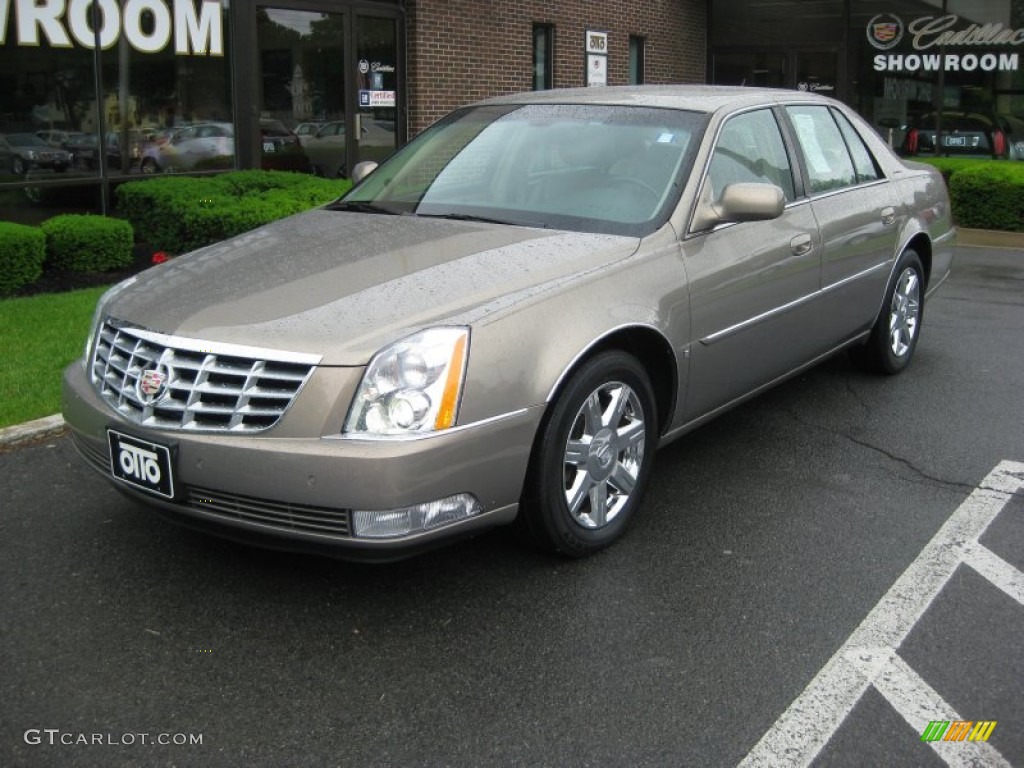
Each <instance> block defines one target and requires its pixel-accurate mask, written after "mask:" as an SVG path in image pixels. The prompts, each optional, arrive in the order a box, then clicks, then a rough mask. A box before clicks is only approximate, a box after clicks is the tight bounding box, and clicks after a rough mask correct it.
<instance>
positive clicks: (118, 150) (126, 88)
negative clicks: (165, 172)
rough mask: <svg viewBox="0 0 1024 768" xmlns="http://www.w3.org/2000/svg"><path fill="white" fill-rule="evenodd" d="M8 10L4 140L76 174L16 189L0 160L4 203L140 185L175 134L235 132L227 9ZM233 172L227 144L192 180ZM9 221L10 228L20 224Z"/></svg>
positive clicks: (153, 1) (0, 115)
mask: <svg viewBox="0 0 1024 768" xmlns="http://www.w3.org/2000/svg"><path fill="white" fill-rule="evenodd" d="M2 1H3V2H4V3H5V7H6V8H7V14H6V29H5V34H4V37H3V42H2V45H0V92H2V93H3V94H4V95H5V98H4V102H3V108H2V110H0V133H5V134H19V135H24V134H32V135H35V136H37V137H41V138H42V139H43V140H44V141H45V142H46V143H47V144H49V145H50V146H51V147H53V148H54V149H62V150H64V151H66V152H68V153H69V156H70V164H69V166H68V167H67V168H66V169H64V170H55V169H53V168H48V167H46V166H45V164H43V163H39V164H36V167H32V168H29V169H27V170H26V171H25V172H24V173H23V174H22V175H20V176H19V177H15V176H14V175H13V161H12V160H11V159H10V158H0V163H3V167H2V168H0V193H4V194H8V193H7V192H4V187H3V185H5V184H6V185H17V186H15V187H14V191H15V192H20V191H21V189H22V187H25V188H26V189H28V188H32V186H33V184H35V183H37V182H38V183H39V187H38V189H36V190H35V192H36V193H40V192H42V193H46V194H45V195H41V196H42V197H48V198H49V199H50V200H57V199H58V198H59V197H60V194H58V193H59V192H60V190H61V189H63V188H67V189H70V188H73V187H76V186H77V187H78V188H79V189H81V188H82V187H83V186H84V187H89V186H90V182H91V181H92V182H95V181H98V180H99V179H100V178H102V177H107V178H110V177H114V178H116V177H123V176H135V175H137V174H139V173H140V172H141V167H142V161H143V159H144V158H145V157H146V156H147V152H148V153H149V155H154V156H155V153H156V150H155V149H154V147H156V146H158V145H159V144H160V142H162V141H163V140H164V139H166V137H167V135H168V133H169V132H170V131H171V130H172V129H175V128H180V127H182V126H184V125H186V124H195V123H213V122H216V123H230V122H231V121H232V117H233V115H232V110H231V89H230V70H229V61H228V55H227V54H228V43H229V40H228V3H227V2H226V1H225V2H219V1H218V0H149V2H146V3H138V2H129V1H128V0H105V2H102V3H99V4H96V3H89V4H79V3H59V2H55V1H54V0H51V2H38V0H2ZM233 165H234V149H233V146H232V143H231V142H220V143H219V145H218V146H217V150H216V151H212V150H211V152H210V156H209V157H204V158H202V159H199V160H197V161H196V163H195V168H194V170H203V169H205V168H211V169H217V168H230V167H233ZM57 181H59V182H60V184H59V185H58V184H57V183H56V182H57ZM10 189H11V187H10V186H8V187H7V190H10ZM92 189H93V190H94V191H93V193H91V194H92V195H93V197H91V198H90V199H95V198H94V195H95V189H96V187H95V186H93V187H92ZM8 196H9V195H8ZM37 196H40V195H37ZM79 197H81V196H79ZM86 197H89V195H86ZM4 202H9V201H7V199H6V197H5V198H4ZM35 202H37V203H38V202H39V201H35ZM77 205H78V203H74V204H68V205H67V206H65V207H76V206H77ZM7 210H8V209H7V206H6V205H2V207H0V211H2V213H0V216H2V218H5V219H6V218H18V217H17V216H8V215H7ZM51 214H52V211H51Z"/></svg>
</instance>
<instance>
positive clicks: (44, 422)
mask: <svg viewBox="0 0 1024 768" xmlns="http://www.w3.org/2000/svg"><path fill="white" fill-rule="evenodd" d="M62 432H64V417H63V416H61V415H60V414H59V413H58V414H54V415H53V416H46V417H45V418H42V419H36V420H35V421H26V422H25V423H24V424H15V425H14V426H13V427H4V428H3V429H0V448H10V447H12V446H15V445H20V444H21V443H27V442H30V441H32V440H40V439H42V438H44V437H56V436H57V435H60V434H61V433H62Z"/></svg>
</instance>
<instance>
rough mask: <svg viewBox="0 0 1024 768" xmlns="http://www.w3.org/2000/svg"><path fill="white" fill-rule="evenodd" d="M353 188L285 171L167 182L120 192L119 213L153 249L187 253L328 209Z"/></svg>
mask: <svg viewBox="0 0 1024 768" xmlns="http://www.w3.org/2000/svg"><path fill="white" fill-rule="evenodd" d="M349 186H351V184H350V182H348V181H345V180H337V179H322V178H319V177H316V176H309V175H305V174H300V173H287V172H282V171H236V172H233V173H224V174H220V175H218V176H208V177H201V178H196V177H189V176H166V177H160V178H155V179H146V180H144V181H130V182H126V183H124V184H122V185H121V186H119V187H118V188H117V210H118V213H119V214H120V215H121V216H123V217H124V218H126V219H128V221H130V222H131V223H132V225H133V226H134V227H135V231H136V233H137V234H138V236H139V237H140V238H141V239H143V240H145V241H146V242H147V243H149V245H151V246H152V247H153V248H154V249H156V250H159V251H169V252H170V253H175V254H178V253H184V252H186V251H191V250H195V249H196V248H200V247H202V246H204V245H209V244H210V243H215V242H217V241H219V240H223V239H225V238H227V237H233V236H234V235H238V234H241V233H242V232H246V231H248V230H250V229H253V228H255V227H258V226H260V225H262V224H267V223H269V222H271V221H274V220H275V219H280V218H283V217H285V216H290V215H291V214H293V213H299V212H300V211H305V210H308V209H310V208H314V207H316V206H318V205H323V204H325V203H329V202H330V201H331V200H334V199H336V198H337V197H339V196H340V195H341V194H342V193H343V192H345V190H347V189H348V188H349Z"/></svg>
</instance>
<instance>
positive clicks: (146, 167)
mask: <svg viewBox="0 0 1024 768" xmlns="http://www.w3.org/2000/svg"><path fill="white" fill-rule="evenodd" d="M139 170H140V171H142V172H143V173H145V174H150V173H158V172H159V171H160V166H158V165H157V164H156V160H154V159H153V158H152V157H144V158H142V164H141V165H140V166H139Z"/></svg>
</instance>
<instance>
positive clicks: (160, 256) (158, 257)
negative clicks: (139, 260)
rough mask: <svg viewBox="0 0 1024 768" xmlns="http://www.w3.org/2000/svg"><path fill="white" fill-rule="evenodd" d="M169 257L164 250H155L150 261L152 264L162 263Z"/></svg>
mask: <svg viewBox="0 0 1024 768" xmlns="http://www.w3.org/2000/svg"><path fill="white" fill-rule="evenodd" d="M170 260H171V257H170V256H168V255H167V254H166V253H165V252H164V251H157V252H156V253H154V254H153V258H152V262H153V263H154V264H163V263H164V262H165V261H170Z"/></svg>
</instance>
